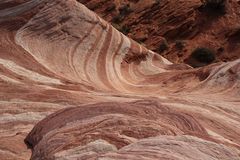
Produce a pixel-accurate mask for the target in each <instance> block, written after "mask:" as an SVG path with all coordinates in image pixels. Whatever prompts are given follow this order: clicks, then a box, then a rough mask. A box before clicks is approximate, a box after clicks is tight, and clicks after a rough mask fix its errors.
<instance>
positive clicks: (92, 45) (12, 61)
mask: <svg viewBox="0 0 240 160" xmlns="http://www.w3.org/2000/svg"><path fill="white" fill-rule="evenodd" d="M189 3H190V2H189ZM191 3H195V1H192V2H191ZM4 6H5V7H4ZM0 8H1V10H0V13H1V14H0V33H1V37H0V142H1V146H0V159H1V160H6V159H7V160H15V159H20V160H25V159H31V160H41V159H44V160H52V159H61V160H64V159H69V160H70V159H76V160H77V159H133V160H134V159H146V160H149V159H166V160H167V159H174V160H175V159H177V160H178V159H179V160H180V159H189V160H190V159H196V160H198V159H205V160H207V159H209V160H210V159H211V160H212V159H216V160H217V159H222V160H228V159H229V160H238V159H239V158H240V152H239V149H240V135H239V133H240V110H239V105H240V102H239V98H240V90H239V89H240V77H239V75H240V60H239V59H237V60H235V61H232V62H227V63H216V64H213V65H210V66H206V67H202V68H198V69H193V68H191V67H189V66H188V65H185V64H173V63H171V62H170V61H168V60H166V59H165V58H163V57H161V56H160V55H158V54H156V53H155V52H153V51H151V50H148V49H147V48H145V47H144V46H142V45H140V44H138V43H137V42H135V41H133V40H131V39H129V38H128V37H126V36H125V35H124V34H122V33H120V32H119V31H117V30H116V29H115V28H114V27H112V26H111V25H110V24H108V23H107V22H106V21H104V20H103V19H102V18H100V17H99V16H97V14H95V13H93V12H92V11H90V10H89V9H87V8H86V7H85V6H84V5H82V4H81V3H79V2H77V1H75V0H55V1H48V0H42V1H35V0H32V1H9V0H7V1H1V2H0ZM2 8H3V9H2ZM233 37H234V36H233ZM235 38H236V37H235ZM27 147H28V148H27ZM30 149H31V150H30ZM31 151H32V153H31Z"/></svg>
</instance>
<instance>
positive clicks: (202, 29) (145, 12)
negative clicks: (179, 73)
mask: <svg viewBox="0 0 240 160" xmlns="http://www.w3.org/2000/svg"><path fill="white" fill-rule="evenodd" d="M78 1H79V2H81V3H83V4H85V5H86V6H87V7H88V8H89V9H91V10H93V11H95V12H97V13H98V14H99V15H100V16H101V17H103V18H104V19H105V20H107V21H109V22H111V23H112V24H113V26H115V27H116V28H117V29H119V30H120V31H121V32H123V33H125V34H127V35H128V36H129V37H131V38H132V39H134V40H136V41H137V42H140V43H141V44H143V45H145V46H146V47H147V48H149V49H151V50H154V51H156V52H158V53H159V54H161V55H162V56H164V57H165V58H167V59H170V60H171V61H172V62H175V63H182V62H186V63H188V61H187V59H188V57H189V56H190V55H191V53H192V51H193V50H194V49H196V48H197V47H207V48H210V49H212V50H214V51H215V54H216V57H217V59H216V61H217V62H219V61H223V62H226V61H231V60H236V59H238V58H239V53H240V46H239V40H238V41H234V42H233V41H232V40H231V39H232V38H231V33H235V34H237V33H236V32H239V29H240V28H239V26H240V23H239V22H240V18H239V17H240V12H239V11H240V2H239V1H238V0H229V1H228V0H227V3H226V7H225V11H224V12H225V14H224V13H222V12H219V11H218V9H214V8H213V9H211V8H206V9H205V8H204V5H205V2H206V0H190V1H185V0H174V1H172V0H118V1H115V0H108V1H98V0H78ZM163 37H164V39H166V41H167V42H168V48H167V49H166V50H163V51H162V49H161V44H162V39H163ZM238 37H239V36H238ZM179 43H181V45H182V46H184V47H183V48H180V49H179V48H178V47H177V45H178V44H179ZM189 64H191V63H189Z"/></svg>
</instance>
